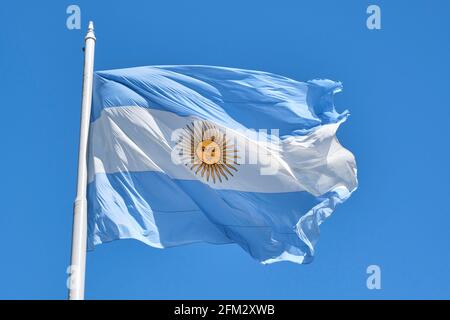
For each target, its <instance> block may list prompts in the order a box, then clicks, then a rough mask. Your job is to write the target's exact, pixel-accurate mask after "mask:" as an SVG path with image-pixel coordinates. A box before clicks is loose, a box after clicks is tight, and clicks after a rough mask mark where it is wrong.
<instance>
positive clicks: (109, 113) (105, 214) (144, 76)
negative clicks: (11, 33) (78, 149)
mask: <svg viewBox="0 0 450 320" xmlns="http://www.w3.org/2000/svg"><path fill="white" fill-rule="evenodd" d="M340 90H341V84H340V83H338V82H333V81H330V80H314V81H308V82H298V81H294V80H292V79H288V78H285V77H282V76H278V75H275V74H270V73H265V72H258V71H249V70H240V69H232V68H222V67H210V66H152V67H138V68H130V69H120V70H110V71H101V72H96V73H95V74H94V91H93V106H92V113H91V123H90V137H89V154H88V165H89V169H88V172H89V175H88V218H89V221H88V246H89V247H90V248H91V249H92V248H93V246H94V245H97V244H101V243H104V242H108V241H112V240H116V239H128V238H132V239H137V240H140V241H142V242H144V243H146V244H148V245H150V246H152V247H157V248H164V247H171V246H177V245H181V244H187V243H194V242H200V241H203V242H208V243H214V244H224V243H236V244H238V245H239V246H241V247H242V248H243V249H244V250H246V251H247V252H248V253H249V254H250V255H251V256H252V257H254V258H255V259H257V260H258V261H261V262H263V263H272V262H276V261H282V260H288V261H293V262H297V263H307V262H310V261H311V260H312V257H313V255H314V246H315V244H316V242H317V240H318V237H319V225H320V224H321V223H322V222H323V221H324V220H325V219H326V218H327V217H328V216H329V215H330V214H331V213H332V212H333V210H334V209H335V206H336V205H337V204H339V203H341V202H342V201H344V200H346V199H347V198H348V197H349V196H350V194H351V193H352V192H353V191H354V190H355V189H356V187H357V179H356V164H355V159H354V157H353V155H352V154H351V153H350V152H349V151H348V150H346V149H345V148H344V147H342V146H341V145H340V143H339V142H338V140H337V139H336V131H337V129H338V128H339V126H340V124H341V123H343V122H344V121H345V119H346V118H347V116H348V113H347V112H343V113H338V112H337V111H336V110H335V108H334V105H333V96H334V94H335V93H336V92H338V91H340Z"/></svg>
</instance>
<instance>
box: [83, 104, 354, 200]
mask: <svg viewBox="0 0 450 320" xmlns="http://www.w3.org/2000/svg"><path fill="white" fill-rule="evenodd" d="M195 120H198V119H195V118H192V117H180V116H178V115H176V114H174V113H171V112H167V111H161V110H155V109H148V108H141V107H136V106H129V107H114V108H106V109H103V110H102V112H101V115H100V117H99V118H98V119H96V120H95V121H94V122H93V123H91V129H90V134H91V136H90V154H89V182H92V181H93V180H94V177H95V174H97V173H119V172H140V171H159V172H164V173H165V174H167V175H168V176H169V177H171V178H174V179H187V180H199V181H202V182H203V183H207V184H208V185H209V186H210V187H212V188H214V189H231V190H238V191H248V192H292V191H308V192H310V193H312V194H314V195H321V194H323V193H326V192H328V191H330V190H332V189H333V188H335V187H336V186H345V187H347V189H348V190H350V191H351V190H353V189H354V188H355V187H356V166H355V160H354V157H353V155H352V154H351V153H350V152H349V151H347V150H346V149H344V148H343V147H342V146H341V145H340V144H339V142H338V141H337V139H336V137H335V133H336V130H337V128H338V127H339V125H340V123H338V124H329V125H324V126H321V127H319V128H318V129H316V130H315V131H314V132H313V133H311V134H309V135H307V136H295V137H294V136H292V137H288V138H286V139H283V140H282V141H281V144H280V146H278V150H279V152H275V151H273V152H272V149H273V150H275V149H276V148H277V147H276V146H275V145H274V144H273V143H268V144H267V143H266V144H264V143H261V142H259V141H257V140H256V139H255V136H254V135H253V136H252V135H245V134H243V133H242V132H240V131H239V130H241V129H243V128H242V127H240V128H237V127H236V124H233V126H235V127H234V128H227V129H232V132H233V135H234V137H233V138H235V139H236V141H237V144H238V146H241V145H245V146H246V148H245V149H246V152H247V153H250V154H254V153H256V152H257V151H258V150H261V149H263V150H270V151H269V153H264V154H262V155H261V152H260V158H258V159H257V162H256V163H255V164H245V163H242V164H240V165H239V166H236V168H238V171H237V172H236V173H235V174H234V176H233V177H230V179H229V180H228V181H227V180H225V179H222V181H223V182H222V183H220V182H218V181H216V183H213V181H212V180H210V181H209V182H207V181H206V180H205V179H204V178H201V177H200V176H199V175H196V174H195V170H194V171H192V170H190V166H186V165H184V164H176V163H174V162H173V161H172V157H171V153H172V150H173V149H174V148H175V146H176V141H172V140H171V138H172V133H173V132H174V130H177V129H180V128H185V127H186V126H187V125H188V124H191V123H192V122H193V121H195ZM228 133H229V131H228V130H227V134H228ZM242 149H243V148H239V147H238V150H239V155H240V156H241V157H242V158H244V156H245V155H247V154H245V153H243V150H242ZM269 164H270V165H269ZM271 169H276V170H271ZM233 173H234V171H233ZM272 173H275V174H272Z"/></svg>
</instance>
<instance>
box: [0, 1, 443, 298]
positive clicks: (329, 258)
mask: <svg viewBox="0 0 450 320" xmlns="http://www.w3.org/2000/svg"><path fill="white" fill-rule="evenodd" d="M70 4H77V5H79V6H80V8H81V18H82V29H81V30H68V29H67V28H66V18H67V14H66V8H67V6H68V5H70ZM369 4H377V5H379V6H380V7H381V13H382V29H381V30H368V29H367V28H366V18H367V14H366V8H367V6H368V5H369ZM449 12H450V3H448V1H444V0H442V1H437V0H435V1H424V0H423V1H400V0H398V1H380V0H374V1H370V2H368V1H363V0H359V1H356V0H354V1H350V0H349V1H339V2H338V1H332V0H327V1H325V0H319V1H284V0H283V1H246V2H245V3H244V2H243V1H237V0H229V1H206V0H196V1H194V0H192V1H182V0H165V1H159V0H158V1H147V2H145V1H133V0H129V1H121V2H119V1H108V2H104V1H97V2H95V3H94V2H93V1H75V2H68V1H58V2H55V1H40V2H39V3H38V2H31V3H30V2H24V1H14V2H13V1H8V2H4V3H2V9H1V11H0V24H1V29H2V32H1V34H0V75H1V77H0V84H1V106H2V112H3V113H2V125H1V126H0V133H1V136H2V152H1V157H0V165H1V168H2V169H3V170H2V173H3V174H2V183H1V185H0V194H1V203H2V206H1V210H0V226H1V232H0V250H1V252H2V259H1V262H0V298H3V299H4V298H9V299H11V298H24V299H35V298H41V299H48V298H53V299H64V298H66V295H67V292H66V287H65V281H66V273H65V271H66V268H67V266H68V264H69V260H70V241H71V228H72V202H73V199H74V197H75V182H76V167H77V144H78V141H77V140H78V132H79V113H80V100H81V78H82V73H81V72H82V63H83V54H82V51H81V48H82V46H83V37H84V33H85V28H86V26H87V22H88V20H89V19H92V20H94V21H95V25H96V35H97V45H96V56H95V69H96V70H103V69H113V68H123V67H131V66H140V65H152V64H208V65H220V66H230V67H238V68H246V69H258V70H264V71H268V72H273V73H278V74H281V75H285V76H288V77H291V78H294V79H296V80H308V79H314V78H329V79H332V80H339V81H342V82H343V84H344V91H343V93H340V94H339V95H338V96H337V97H336V105H337V108H338V110H340V111H342V110H344V109H346V108H348V109H349V110H350V111H351V117H350V119H349V120H348V121H347V122H346V123H345V124H344V125H343V126H342V127H341V129H340V131H339V133H338V136H339V139H340V140H341V142H342V143H343V144H344V146H346V147H347V148H348V149H350V150H351V151H352V152H353V153H354V154H355V156H356V159H357V164H358V170H359V182H360V186H359V189H358V190H357V192H355V193H354V194H353V196H352V198H351V199H350V200H348V201H347V202H346V203H345V204H343V205H341V206H340V207H339V208H338V209H337V211H336V212H335V214H334V215H333V216H332V217H331V218H330V219H329V220H327V221H326V222H325V223H324V224H323V225H322V228H321V232H322V234H321V239H320V241H319V244H318V248H317V255H316V260H315V261H314V262H313V263H312V264H309V265H296V264H292V263H279V264H274V265H270V266H264V265H260V264H258V263H257V262H256V261H254V260H252V259H251V258H250V256H248V255H247V254H246V253H245V252H244V251H243V250H242V249H240V248H239V247H237V246H235V245H222V246H213V245H206V244H196V245H189V246H182V247H177V248H171V249H166V250H159V249H154V248H150V247H147V246H145V245H143V244H142V243H139V242H137V241H133V240H123V241H116V242H112V243H109V244H105V245H102V246H99V247H97V248H96V250H95V251H93V252H89V253H88V256H87V263H88V264H87V277H86V283H87V286H86V298H88V299H104V298H124V299H133V298H137V299H141V298H145V299H146V298H149V299H153V298H161V299H163V298H168V299H169V298H191V299H196V298H263V299H266V298H267V299H270V298H287V299H308V298H325V299H328V298H344V299H346V298H362V299H371V298H388V299H391V298H450V272H449V270H450V250H449V245H450V232H449V230H450V211H449V209H448V197H449V191H450V190H449V189H450V188H449V181H450V170H449V163H450V148H449V142H448V138H449V133H448V119H449V118H450V108H449V107H450V105H449V102H448V101H449V99H448V92H449V86H450V81H449V78H448V77H449V71H450V60H449V56H450V42H449V41H448V34H449V31H450V27H449V25H448V15H449ZM372 264H376V265H379V266H380V268H381V272H382V278H381V284H382V289H381V290H368V289H367V288H366V278H367V276H368V275H367V274H366V268H367V266H369V265H372Z"/></svg>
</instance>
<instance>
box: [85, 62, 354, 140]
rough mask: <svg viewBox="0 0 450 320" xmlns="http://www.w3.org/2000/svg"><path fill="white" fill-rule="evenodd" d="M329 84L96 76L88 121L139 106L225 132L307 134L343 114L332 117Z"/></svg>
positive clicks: (262, 75)
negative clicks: (191, 118) (235, 126)
mask: <svg viewBox="0 0 450 320" xmlns="http://www.w3.org/2000/svg"><path fill="white" fill-rule="evenodd" d="M341 88H342V85H341V83H339V82H334V81H331V80H313V81H308V82H299V81H295V80H292V79H289V78H285V77H282V76H278V75H275V74H271V73H266V72H260V71H251V70H242V69H233V68H222V67H211V66H153V67H150V66H149V67H137V68H129V69H117V70H109V71H98V72H96V73H95V75H94V93H93V108H92V116H91V121H94V120H95V119H97V118H98V117H99V116H100V113H101V110H102V109H103V108H108V107H120V106H139V107H144V108H153V109H159V110H164V111H169V112H173V113H175V114H177V115H180V116H196V117H198V118H201V119H208V120H211V121H214V122H216V123H218V124H222V125H224V126H226V127H230V126H231V127H232V125H233V123H239V124H240V125H242V126H244V127H246V128H251V129H279V130H280V135H282V136H284V135H297V134H305V133H307V132H309V131H310V130H311V129H313V128H315V127H317V126H319V125H323V124H327V123H335V122H338V121H339V120H340V119H342V118H343V117H345V116H346V115H347V112H346V111H345V112H343V113H338V112H336V110H335V108H334V104H333V96H334V94H335V93H336V92H338V91H340V90H341Z"/></svg>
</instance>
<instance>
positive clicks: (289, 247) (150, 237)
mask: <svg viewBox="0 0 450 320" xmlns="http://www.w3.org/2000/svg"><path fill="white" fill-rule="evenodd" d="M334 196H335V195H334ZM330 199H331V200H333V198H332V195H327V196H325V197H322V198H320V199H318V198H315V197H313V196H312V195H310V194H309V193H307V192H288V193H254V192H239V191H232V190H215V189H212V188H210V187H208V186H207V185H205V184H203V183H201V182H199V181H195V180H172V179H170V178H169V177H168V176H167V175H165V174H163V173H159V172H132V173H131V172H130V173H114V174H97V175H96V178H95V180H94V182H92V183H90V184H89V186H88V203H89V208H88V212H89V224H88V225H89V240H88V246H89V248H90V249H92V248H93V246H94V244H99V243H103V242H108V241H112V240H115V239H122V238H135V239H138V240H141V241H144V242H146V243H148V244H151V245H153V246H162V247H170V246H176V245H181V244H187V243H193V242H199V241H203V242H209V243H215V244H223V243H230V242H235V243H237V244H239V245H240V246H241V247H242V248H244V249H245V250H246V251H247V252H249V253H250V254H251V255H252V256H253V257H254V258H255V259H257V260H259V261H265V260H267V259H271V258H275V257H278V256H279V255H280V254H282V253H283V252H289V253H290V254H293V255H295V256H303V257H304V258H305V260H304V262H308V261H310V260H311V257H312V255H313V252H311V249H310V248H309V247H308V245H307V243H305V242H304V241H302V240H301V239H300V237H299V234H298V233H297V231H296V230H297V228H296V225H297V223H298V222H299V220H300V219H301V217H302V216H304V215H305V214H306V213H307V212H310V213H311V209H312V208H313V207H320V206H325V207H327V209H329V210H332V209H333V208H334V204H333V203H330ZM334 200H336V199H334ZM327 201H328V203H327ZM332 202H333V201H332ZM334 202H336V201H334ZM330 206H331V207H330ZM322 209H323V208H322ZM316 218H317V217H315V216H314V214H313V215H312V217H311V218H310V219H308V223H307V224H305V225H304V227H306V228H307V229H308V230H303V233H304V234H305V235H306V236H307V237H310V238H309V239H307V241H306V242H311V243H315V242H316V241H317V239H316V237H318V235H319V234H318V232H317V228H318V225H317V222H319V219H316ZM119 220H120V221H119ZM133 226H139V228H140V229H139V230H140V232H139V233H136V229H135V227H133ZM158 235H159V236H158Z"/></svg>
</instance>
